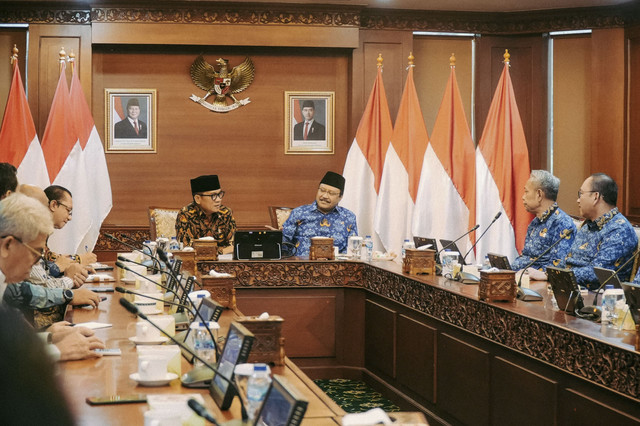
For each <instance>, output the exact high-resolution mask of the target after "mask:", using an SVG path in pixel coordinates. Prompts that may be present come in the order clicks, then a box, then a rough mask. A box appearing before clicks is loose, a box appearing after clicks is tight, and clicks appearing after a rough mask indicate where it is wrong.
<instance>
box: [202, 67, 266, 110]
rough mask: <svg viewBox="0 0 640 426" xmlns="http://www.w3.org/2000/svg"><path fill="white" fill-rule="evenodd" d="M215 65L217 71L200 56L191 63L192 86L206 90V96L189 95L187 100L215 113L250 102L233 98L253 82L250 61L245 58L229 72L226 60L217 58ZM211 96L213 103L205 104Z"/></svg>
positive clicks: (252, 68) (246, 99) (253, 71)
mask: <svg viewBox="0 0 640 426" xmlns="http://www.w3.org/2000/svg"><path fill="white" fill-rule="evenodd" d="M216 64H217V65H218V66H219V67H220V70H219V71H216V70H215V68H214V66H213V65H211V64H209V63H208V62H207V61H205V60H204V57H203V56H202V55H200V56H198V57H197V58H196V60H195V61H193V64H191V80H193V84H195V85H196V86H198V87H199V88H201V89H202V90H206V91H207V94H206V95H204V97H202V98H200V97H198V96H196V95H191V97H190V98H189V99H191V100H192V101H194V102H197V103H199V104H200V105H202V106H203V107H205V108H207V109H210V110H211V111H215V112H229V111H233V110H234V109H236V108H238V107H240V106H242V105H246V104H248V103H249V102H251V101H250V100H249V98H245V99H241V100H237V99H236V97H235V96H234V94H236V93H240V92H242V91H243V90H245V89H246V88H247V87H249V85H250V84H251V83H252V82H253V77H254V75H255V69H254V67H253V62H251V59H249V58H248V57H247V58H245V59H244V61H243V62H242V63H241V64H240V65H238V66H236V67H233V69H232V70H231V72H229V70H228V66H229V61H228V60H227V59H223V58H219V59H217V60H216ZM211 95H213V96H214V101H213V102H211V103H210V102H206V99H207V98H208V97H209V96H211ZM227 97H228V98H231V100H233V103H232V104H228V102H227Z"/></svg>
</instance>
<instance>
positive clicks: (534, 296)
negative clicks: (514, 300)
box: [517, 287, 542, 302]
mask: <svg viewBox="0 0 640 426" xmlns="http://www.w3.org/2000/svg"><path fill="white" fill-rule="evenodd" d="M517 297H518V299H519V300H522V301H523V302H539V301H541V300H542V295H540V293H538V292H537V291H534V290H531V289H530V288H522V287H518V296H517Z"/></svg>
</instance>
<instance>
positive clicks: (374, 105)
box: [340, 56, 393, 250]
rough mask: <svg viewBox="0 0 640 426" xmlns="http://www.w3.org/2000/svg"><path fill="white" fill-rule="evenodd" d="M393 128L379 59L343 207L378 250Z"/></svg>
mask: <svg viewBox="0 0 640 426" xmlns="http://www.w3.org/2000/svg"><path fill="white" fill-rule="evenodd" d="M392 132H393V126H392V124H391V115H390V114H389V106H388V104H387V95H386V93H385V90H384V84H383V83H382V57H381V56H379V57H378V73H377V75H376V79H375V81H374V83H373V89H372V90H371V95H370V96H369V101H368V102H367V106H366V108H365V110H364V113H363V114H362V118H361V119H360V124H359V125H358V130H357V132H356V137H355V139H354V140H353V143H352V144H351V148H350V149H349V153H348V154H347V160H346V161H345V165H344V172H343V173H342V175H343V176H344V178H345V180H346V182H345V189H344V196H343V197H342V201H341V202H340V205H341V206H342V207H346V208H348V209H349V210H351V211H352V212H354V213H355V215H356V218H357V220H358V231H359V232H360V235H362V236H366V235H369V236H371V237H372V239H373V241H374V249H376V250H380V249H382V244H381V243H380V241H379V239H378V238H377V236H376V234H375V232H374V227H373V220H374V213H375V210H376V201H377V198H378V190H379V188H380V181H381V179H382V168H383V166H384V157H385V155H386V153H387V148H388V146H389V141H390V140H391V134H392Z"/></svg>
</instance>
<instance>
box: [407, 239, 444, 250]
mask: <svg viewBox="0 0 640 426" xmlns="http://www.w3.org/2000/svg"><path fill="white" fill-rule="evenodd" d="M413 243H414V244H415V246H416V248H418V247H422V246H426V245H431V247H429V248H430V249H432V250H435V251H438V245H437V244H436V239H435V238H424V237H413Z"/></svg>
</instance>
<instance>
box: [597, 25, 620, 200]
mask: <svg viewBox="0 0 640 426" xmlns="http://www.w3.org/2000/svg"><path fill="white" fill-rule="evenodd" d="M591 55H592V56H591V66H592V68H591V73H592V77H591V78H592V80H591V83H592V84H591V123H590V124H591V126H590V131H591V140H592V141H593V142H592V144H591V173H596V172H604V173H607V174H608V175H609V176H611V177H612V178H613V179H614V180H615V181H616V182H617V183H618V185H620V184H621V183H622V182H623V181H624V153H625V74H626V73H625V64H626V60H625V58H626V52H625V43H624V29H622V28H614V29H606V30H593V33H592V34H591ZM624 200H625V188H624V186H621V187H620V188H619V191H618V207H619V208H620V209H621V211H623V212H624V211H625V207H626V206H625V204H624Z"/></svg>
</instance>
